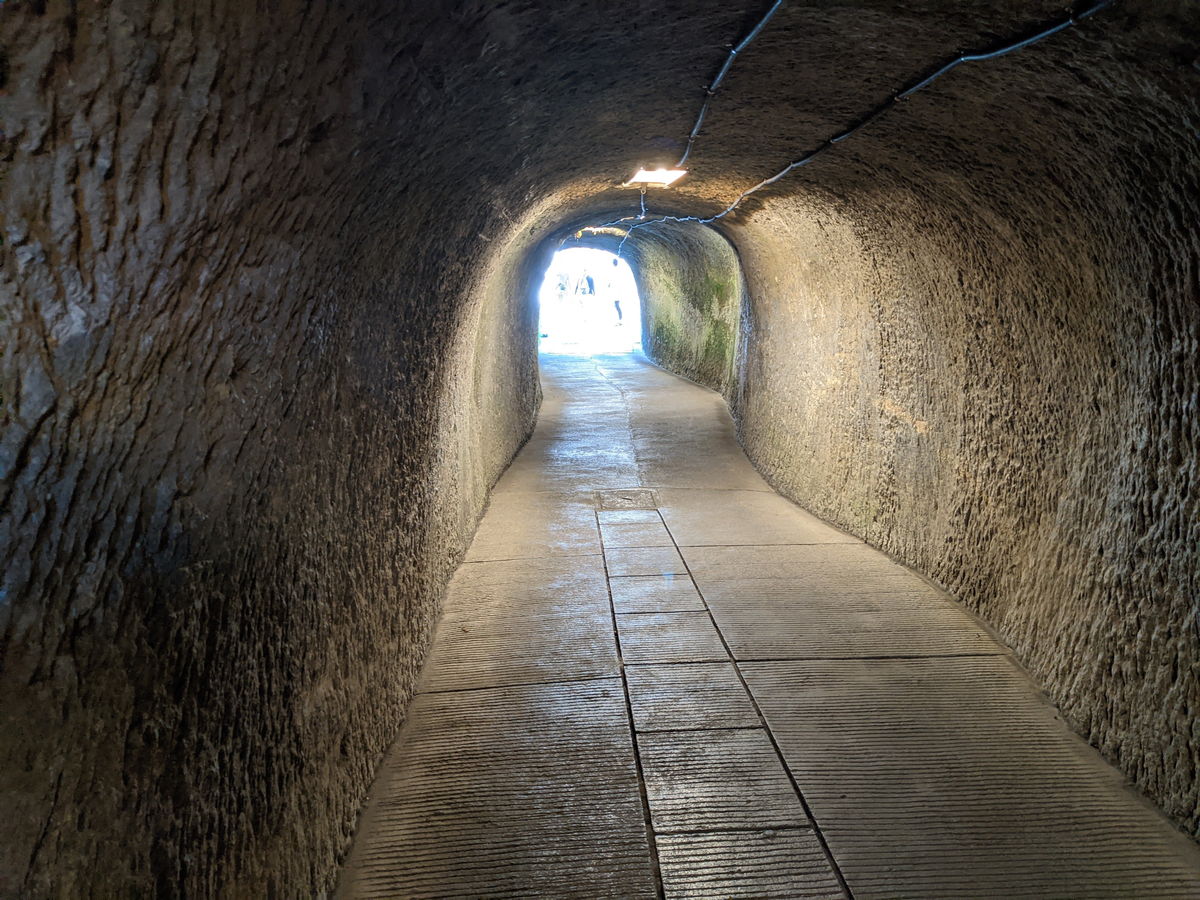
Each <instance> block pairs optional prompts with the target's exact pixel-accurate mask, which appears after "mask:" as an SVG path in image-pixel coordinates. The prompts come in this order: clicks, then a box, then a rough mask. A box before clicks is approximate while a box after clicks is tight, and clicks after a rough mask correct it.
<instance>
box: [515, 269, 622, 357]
mask: <svg viewBox="0 0 1200 900" xmlns="http://www.w3.org/2000/svg"><path fill="white" fill-rule="evenodd" d="M614 262H615V263H616V265H614V264H613V263H614ZM589 278H590V279H591V282H590V284H589V282H588V279H589ZM538 303H539V305H540V308H541V316H540V320H539V324H538V334H539V335H540V336H541V337H540V341H539V344H538V347H539V350H540V351H541V352H542V353H563V354H569V355H572V356H592V355H595V354H600V353H629V352H631V351H634V350H639V349H641V344H642V317H641V304H640V302H639V300H638V292H637V285H636V283H635V282H634V278H633V272H632V270H631V269H630V268H629V264H628V263H627V262H625V260H623V259H618V258H617V257H616V256H615V255H614V254H612V253H608V252H607V251H604V250H595V249H592V248H587V247H572V248H569V249H566V250H560V251H558V253H556V254H554V260H553V261H552V262H551V263H550V267H549V268H548V269H547V270H546V278H545V280H544V281H543V282H542V287H541V290H540V291H539V293H538ZM618 306H619V307H620V315H619V316H618Z"/></svg>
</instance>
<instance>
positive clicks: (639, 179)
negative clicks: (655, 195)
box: [621, 169, 687, 187]
mask: <svg viewBox="0 0 1200 900" xmlns="http://www.w3.org/2000/svg"><path fill="white" fill-rule="evenodd" d="M686 174H687V169H638V170H637V172H636V173H634V176H633V177H632V178H630V179H629V180H628V181H626V182H625V183H624V184H622V185H621V187H632V186H633V185H648V186H653V187H670V186H671V185H672V184H674V183H675V182H676V181H678V180H679V179H680V178H682V177H683V176H684V175H686Z"/></svg>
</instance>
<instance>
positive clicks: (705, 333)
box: [627, 225, 745, 394]
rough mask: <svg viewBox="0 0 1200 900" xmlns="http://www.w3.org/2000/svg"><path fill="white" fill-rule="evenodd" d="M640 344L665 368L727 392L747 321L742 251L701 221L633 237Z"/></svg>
mask: <svg viewBox="0 0 1200 900" xmlns="http://www.w3.org/2000/svg"><path fill="white" fill-rule="evenodd" d="M627 246H630V252H631V254H632V259H633V263H634V267H635V272H636V276H635V277H636V279H637V282H638V296H639V297H643V298H645V300H644V302H643V304H642V346H643V347H644V348H645V350H646V354H647V355H648V356H649V357H650V358H651V359H653V360H654V361H655V362H657V363H658V364H659V365H661V366H663V367H664V368H667V369H670V370H671V371H673V372H677V373H679V374H680V375H683V376H685V377H687V378H690V379H691V380H692V381H695V382H697V383H698V384H703V385H706V386H707V387H711V388H712V389H713V390H715V391H719V392H721V393H723V394H727V392H728V391H729V389H730V388H731V386H732V385H733V383H734V377H733V376H734V370H733V363H734V356H735V353H736V350H737V344H738V338H739V332H740V328H741V313H742V308H743V305H744V304H743V292H744V288H745V286H744V284H743V282H742V272H741V266H740V265H739V264H738V259H737V254H736V253H734V251H733V248H732V247H731V246H729V243H728V242H727V241H726V240H725V239H724V238H722V237H721V236H720V235H718V234H717V233H716V232H715V231H712V230H711V229H708V228H704V227H702V226H698V225H696V226H690V227H689V226H684V227H677V228H675V229H672V230H671V231H668V232H666V233H664V234H660V235H656V236H655V237H653V238H650V237H647V239H646V240H638V241H635V242H634V243H633V244H632V245H627Z"/></svg>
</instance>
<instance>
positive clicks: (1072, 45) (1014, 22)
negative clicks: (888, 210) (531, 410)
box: [416, 3, 1193, 230]
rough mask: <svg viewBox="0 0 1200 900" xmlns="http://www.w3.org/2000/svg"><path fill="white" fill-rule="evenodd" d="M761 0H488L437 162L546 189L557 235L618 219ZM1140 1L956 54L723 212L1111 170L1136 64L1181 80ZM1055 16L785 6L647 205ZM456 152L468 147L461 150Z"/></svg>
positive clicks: (797, 148)
mask: <svg viewBox="0 0 1200 900" xmlns="http://www.w3.org/2000/svg"><path fill="white" fill-rule="evenodd" d="M764 8H765V6H764V4H761V3H753V4H725V3H696V4H689V5H688V7H687V8H686V9H682V8H680V9H669V8H666V7H660V6H658V5H656V4H649V3H629V4H606V5H605V6H604V7H603V9H600V8H598V7H597V8H594V9H592V8H587V7H585V8H582V9H578V8H576V9H572V10H571V12H570V15H569V16H564V17H562V18H558V17H557V16H555V15H554V14H553V13H551V14H547V13H546V12H545V11H544V10H539V9H537V8H536V7H534V6H533V5H532V4H516V3H513V4H502V5H499V6H495V7H491V8H487V9H481V11H480V12H481V14H480V17H479V18H478V19H477V20H476V21H475V22H474V27H475V28H477V29H479V31H480V32H481V34H482V35H485V36H484V37H482V40H483V48H482V49H481V51H480V52H481V54H482V55H481V57H480V63H482V64H484V65H485V70H486V75H485V78H484V80H485V82H486V84H487V90H486V91H485V92H482V93H481V92H479V91H478V86H477V85H476V86H475V88H476V89H475V90H473V91H472V92H471V95H470V99H469V100H468V99H467V98H465V97H455V96H454V94H453V93H451V94H450V96H448V97H445V98H444V99H445V100H448V101H449V105H448V106H447V107H446V108H445V110H443V113H444V114H445V115H446V116H448V117H450V118H452V119H453V120H455V121H458V122H461V123H462V124H463V125H465V124H466V123H467V122H471V123H472V126H473V127H471V128H470V130H469V132H468V133H462V134H461V135H456V134H455V133H454V131H453V129H450V130H448V131H446V132H443V131H442V130H441V129H439V131H438V134H439V138H440V139H442V140H446V141H447V143H446V144H443V146H442V149H443V152H444V154H445V156H444V158H454V159H455V160H456V162H455V165H456V166H457V165H461V166H462V174H463V176H464V177H465V178H467V179H468V180H472V179H475V178H478V177H479V176H482V181H483V184H485V185H486V184H490V183H495V184H504V185H505V187H506V188H507V190H506V193H509V192H510V191H511V190H512V189H514V188H516V187H518V186H523V187H524V188H525V192H524V193H523V194H522V195H521V199H520V200H517V199H509V200H507V201H506V202H508V203H509V204H510V205H512V206H515V207H517V208H518V209H519V208H520V205H521V202H522V201H524V202H525V204H526V205H528V204H529V203H530V202H531V201H536V200H539V199H541V198H543V197H545V196H546V195H547V193H549V194H550V195H552V196H555V197H556V198H557V199H558V202H557V203H556V204H555V206H556V207H557V209H559V210H561V212H558V213H557V215H559V216H562V217H563V218H565V219H566V220H567V225H568V230H569V229H570V228H573V227H577V226H579V225H581V224H589V223H595V222H596V221H597V220H600V221H604V220H606V219H607V218H608V217H610V216H612V217H616V216H621V215H628V214H630V213H631V212H634V211H636V207H637V198H636V192H635V191H632V190H631V189H628V188H621V187H619V184H620V182H621V181H622V180H624V179H625V178H627V177H628V176H629V175H630V174H631V173H632V172H633V170H634V169H635V168H636V167H637V166H638V165H672V164H673V163H674V162H675V160H676V159H677V158H678V157H679V155H680V153H681V152H682V150H683V147H684V143H685V140H686V136H687V133H688V132H689V130H690V128H691V125H692V123H693V121H694V119H695V116H696V113H697V112H698V110H699V106H700V103H701V102H702V100H703V94H704V89H705V87H706V86H707V84H708V82H709V81H710V80H711V78H712V77H713V74H714V73H715V72H716V70H717V69H718V68H719V67H720V65H721V63H722V62H723V61H724V59H725V57H726V55H727V53H728V48H729V45H730V44H731V43H732V42H733V41H734V40H735V39H736V38H738V37H740V36H741V35H744V34H745V33H746V32H748V31H749V29H750V28H751V27H752V26H753V24H754V23H755V22H757V21H758V19H759V18H760V16H761V15H762V13H763V11H764ZM1149 12H1150V9H1149V7H1148V6H1147V5H1146V4H1143V3H1122V4H1118V5H1116V6H1113V7H1110V8H1107V9H1105V10H1102V11H1101V12H1100V13H1099V14H1097V15H1096V16H1095V17H1094V18H1091V19H1087V20H1083V21H1082V22H1081V24H1080V25H1079V26H1078V27H1076V28H1073V29H1069V30H1067V31H1066V32H1064V33H1061V34H1058V35H1054V36H1052V37H1050V38H1049V39H1047V40H1046V41H1044V42H1043V43H1040V44H1038V45H1035V46H1034V47H1031V48H1029V49H1027V50H1024V51H1021V52H1019V53H1017V54H1014V55H1011V56H1009V57H1006V58H1002V59H998V60H992V61H986V62H977V63H970V64H968V65H965V66H962V67H960V68H959V69H957V70H955V71H954V72H953V73H951V74H950V75H948V76H947V77H945V78H944V79H942V80H940V81H939V82H937V83H936V84H935V85H933V86H931V87H930V88H928V89H926V90H925V91H923V92H921V93H919V94H917V95H915V96H914V97H912V98H910V99H909V100H906V101H904V102H902V103H901V104H900V105H899V106H898V107H897V108H895V109H894V110H893V111H892V112H890V113H888V114H887V115H885V116H884V117H883V118H882V119H880V120H878V121H877V122H875V123H873V124H872V125H871V126H869V127H868V128H867V129H864V130H863V131H862V132H860V133H859V134H856V135H855V136H854V137H853V138H852V139H850V140H849V141H847V142H846V143H844V144H841V145H839V146H838V147H837V148H836V149H835V150H834V151H833V152H832V153H830V154H827V155H826V156H824V157H823V158H822V159H821V160H820V161H818V162H817V163H815V164H814V165H813V166H812V167H811V168H809V169H806V170H803V171H799V172H796V173H793V174H792V175H790V176H789V177H788V178H787V179H786V180H784V181H783V182H781V183H779V184H777V185H775V186H773V187H771V188H768V189H767V190H766V191H765V192H763V193H762V194H760V195H758V196H757V197H755V198H753V199H750V200H748V201H747V202H746V203H745V205H744V206H743V207H742V208H741V210H740V211H739V212H738V213H736V214H734V215H733V216H732V217H731V219H730V224H732V223H734V222H737V221H740V220H741V221H744V220H745V218H746V217H747V216H749V215H752V214H753V211H754V209H756V208H757V207H758V206H759V205H760V204H761V202H763V201H765V200H767V199H769V198H771V197H776V198H778V197H781V196H788V195H791V194H797V193H799V194H806V193H809V192H814V191H815V192H817V193H818V194H820V195H823V196H825V197H829V198H831V199H843V200H844V199H848V198H861V197H869V196H870V195H872V194H875V193H878V192H888V191H903V192H911V193H912V194H914V195H915V196H916V197H917V198H918V199H919V200H920V201H921V202H931V201H936V200H937V199H938V197H939V195H940V194H941V193H943V192H944V189H945V188H946V187H947V186H949V187H950V188H951V190H950V194H951V195H954V194H956V193H958V194H960V189H959V188H957V187H956V186H955V185H956V183H958V182H960V181H961V180H963V179H966V178H970V177H972V176H973V175H977V174H979V173H981V172H987V171H994V170H996V169H1005V170H1008V171H1009V172H1012V173H1017V174H1018V177H1020V176H1019V172H1020V171H1021V170H1028V172H1029V175H1028V179H1029V180H1030V181H1036V180H1037V179H1039V178H1044V177H1046V176H1047V175H1050V176H1052V177H1057V178H1072V177H1076V176H1077V175H1079V174H1081V173H1083V174H1087V173H1092V174H1096V173H1098V172H1100V171H1103V170H1109V169H1111V166H1112V165H1113V164H1114V159H1113V158H1112V157H1111V156H1110V153H1111V151H1112V150H1113V149H1114V148H1112V147H1110V146H1109V140H1110V138H1109V137H1108V136H1107V132H1106V123H1107V122H1109V121H1111V120H1113V119H1114V118H1115V119H1123V120H1126V121H1129V122H1131V123H1132V122H1135V121H1136V120H1137V116H1135V115H1134V114H1133V113H1134V112H1135V111H1136V110H1137V109H1138V108H1139V107H1140V104H1141V99H1140V97H1139V96H1138V95H1137V94H1136V93H1135V92H1131V91H1129V90H1128V89H1127V79H1128V77H1129V75H1130V67H1131V66H1133V67H1135V68H1137V69H1138V70H1140V71H1143V72H1144V74H1145V75H1147V76H1151V77H1155V78H1159V79H1163V80H1164V81H1167V82H1170V81H1175V82H1177V83H1179V85H1180V87H1181V88H1185V87H1186V84H1187V83H1189V82H1190V80H1191V79H1192V77H1193V73H1192V72H1191V71H1190V70H1191V66H1190V57H1189V55H1188V54H1189V53H1190V52H1191V51H1190V50H1189V45H1188V44H1187V43H1186V38H1185V37H1184V36H1185V35H1186V33H1187V24H1188V22H1187V18H1186V15H1185V10H1184V8H1183V6H1182V5H1181V4H1178V3H1177V4H1169V5H1167V6H1166V7H1164V6H1163V5H1159V6H1158V7H1157V8H1155V9H1154V10H1153V15H1148V13H1149ZM1063 15H1064V14H1063V9H1062V7H1061V4H1059V5H1056V4H1054V3H1040V4H1033V5H1029V4H1017V3H1002V4H976V3H962V4H944V3H908V4H904V5H903V6H902V7H897V5H895V4H886V3H871V4H854V5H847V4H834V3H819V4H785V5H784V7H783V8H782V9H781V10H780V11H779V13H778V14H777V15H776V16H775V17H774V18H773V19H772V21H771V22H770V23H769V25H768V26H767V28H766V29H765V30H764V31H763V33H762V34H761V35H760V36H759V37H758V39H757V40H756V41H755V42H754V43H753V44H752V45H751V46H750V47H749V48H748V49H747V50H746V51H744V52H743V53H742V54H741V55H740V56H739V57H738V58H737V59H736V61H735V63H734V65H733V67H732V70H731V72H730V74H729V76H728V77H727V79H726V80H725V83H724V85H723V86H722V88H721V89H720V91H719V92H718V93H717V94H716V96H715V98H714V100H713V102H712V106H711V109H710V110H709V114H708V116H707V118H706V120H705V123H704V127H703V129H702V131H701V133H700V136H699V139H698V141H697V144H696V147H695V150H694V152H693V153H692V155H691V158H690V160H689V162H688V168H689V174H688V176H687V177H686V178H684V179H683V180H681V181H680V182H679V183H678V184H677V186H676V187H674V188H672V189H667V190H663V189H651V190H650V192H649V196H648V203H649V208H650V211H651V212H652V213H660V214H671V215H712V214H714V213H715V212H717V211H719V210H721V209H723V208H724V207H725V206H726V205H727V204H728V203H729V202H731V201H732V200H733V198H735V197H737V196H738V194H739V193H740V192H741V191H743V190H745V189H746V188H747V187H749V186H751V185H753V184H755V183H756V182H757V181H759V180H760V179H762V178H765V177H768V176H769V175H772V174H774V173H775V172H777V171H779V170H780V169H781V168H783V167H784V166H785V165H786V164H787V163H789V162H791V161H792V160H794V159H795V158H797V157H798V156H800V155H801V154H802V152H804V151H806V150H810V149H813V148H815V147H816V146H818V145H819V144H820V143H821V142H823V141H824V140H825V139H826V138H828V137H830V136H832V135H834V134H836V133H838V132H839V131H841V130H842V129H844V128H845V127H846V126H847V125H849V124H850V123H852V122H854V121H856V120H857V119H859V118H860V117H861V116H862V115H864V114H865V113H866V112H868V111H870V110H871V109H872V108H874V107H875V106H876V105H878V104H879V103H880V102H882V101H884V100H886V99H888V98H889V97H891V96H892V95H894V93H895V92H896V91H897V90H898V89H899V88H901V87H902V86H905V85H907V84H910V83H912V82H913V81H914V80H915V79H916V78H917V77H919V76H921V75H923V74H925V73H927V72H928V71H929V70H930V69H931V68H934V67H936V66H937V65H938V64H940V63H942V62H945V61H946V60H948V59H950V58H952V57H954V56H956V55H957V54H958V53H960V52H964V51H967V50H975V49H987V48H990V47H993V46H997V45H998V44H1002V43H1007V42H1008V41H1009V40H1011V39H1012V38H1015V37H1021V36H1024V35H1026V34H1029V33H1031V32H1032V31H1036V30H1037V28H1038V26H1040V25H1043V24H1045V23H1047V22H1053V21H1059V20H1061V19H1062V18H1063ZM1164 47H1166V48H1171V50H1172V52H1171V53H1170V54H1169V55H1164V54H1163V48H1164ZM531 51H532V52H531ZM458 52H461V51H458ZM433 55H434V54H433V53H429V56H430V57H432V56H433ZM456 55H457V53H453V52H452V53H449V54H447V55H446V56H444V57H442V58H443V59H445V60H451V59H454V58H455V56H456ZM429 63H431V64H432V66H433V69H434V71H433V72H430V71H428V69H426V61H425V58H424V56H421V57H419V58H418V59H417V61H416V66H417V71H418V72H424V74H425V75H426V76H428V77H431V78H434V79H435V80H436V78H437V73H436V69H437V63H434V62H433V60H432V59H430V60H429ZM1147 69H1149V70H1151V71H1146V70H1147ZM435 102H436V101H435ZM460 103H463V104H464V105H463V106H461V108H457V109H456V107H459V104H460ZM1157 124H1158V126H1159V127H1161V128H1164V129H1178V128H1181V127H1182V122H1171V121H1169V120H1168V121H1163V122H1160V123H1157ZM460 137H461V141H462V143H461V144H460V145H458V146H455V144H454V143H453V142H454V141H456V140H459V139H460ZM1131 137H1132V136H1131ZM1152 137H1153V135H1152V134H1150V135H1145V136H1144V138H1145V139H1149V138H1152ZM439 143H440V141H439ZM467 148H469V150H470V153H469V156H468V157H466V158H464V157H463V156H462V154H461V152H459V153H456V152H455V151H456V150H458V151H461V150H465V149H467ZM493 148H494V152H489V151H491V150H492V149H493ZM1115 155H1116V157H1117V161H1119V159H1120V157H1121V156H1122V155H1123V154H1115ZM460 159H461V162H459V161H458V160H460ZM980 188H982V189H983V190H986V186H976V189H980ZM954 199H955V200H956V201H957V202H963V201H964V200H967V199H968V198H964V197H963V196H961V194H960V195H959V196H958V197H956V198H954ZM986 201H987V202H997V203H1000V204H1004V203H1012V202H1015V200H1014V198H1011V197H1010V198H1006V197H1003V196H999V197H989V198H986ZM510 211H511V210H510Z"/></svg>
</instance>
